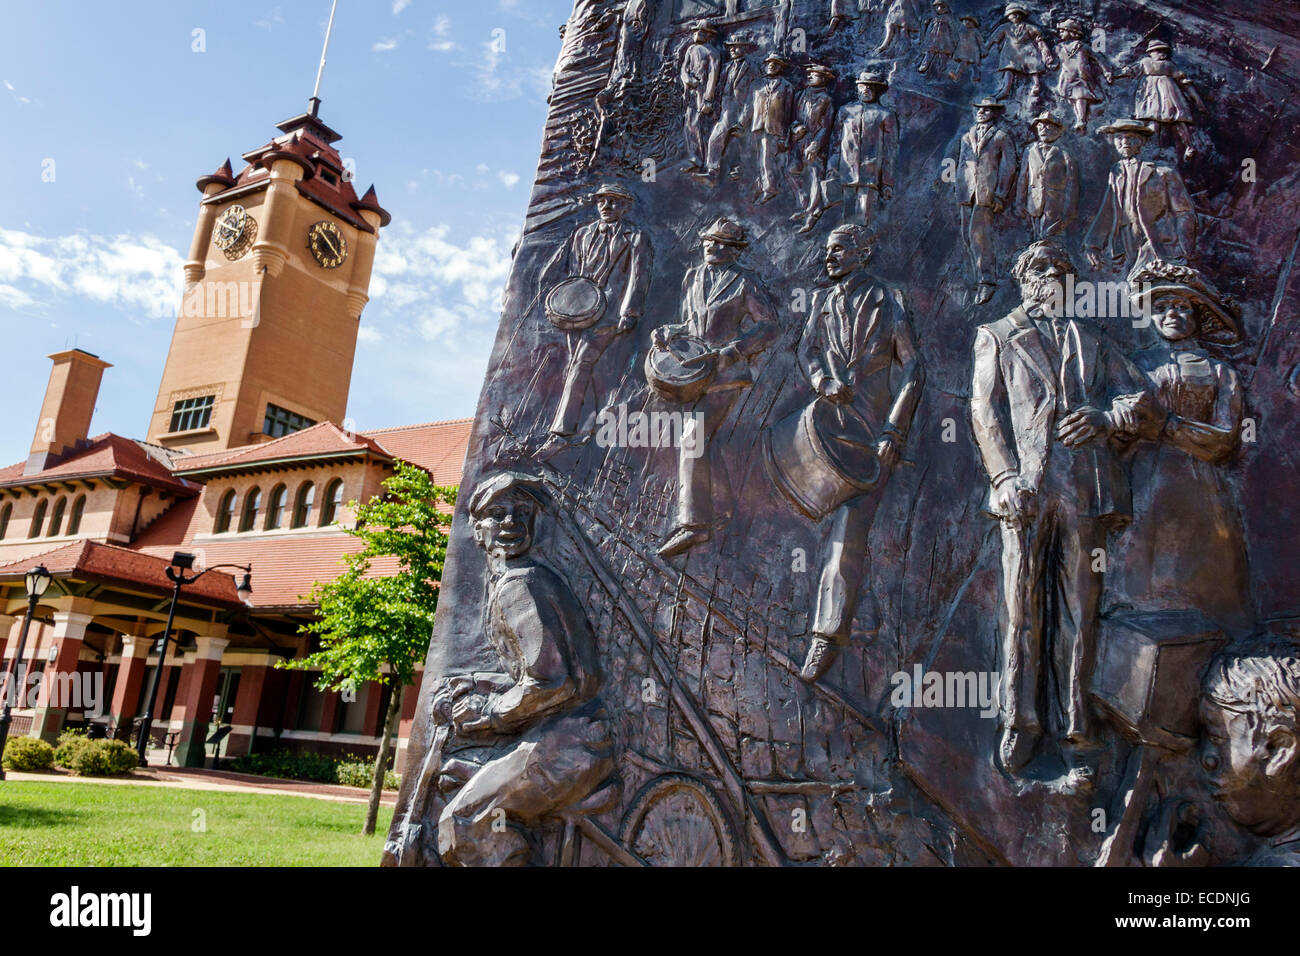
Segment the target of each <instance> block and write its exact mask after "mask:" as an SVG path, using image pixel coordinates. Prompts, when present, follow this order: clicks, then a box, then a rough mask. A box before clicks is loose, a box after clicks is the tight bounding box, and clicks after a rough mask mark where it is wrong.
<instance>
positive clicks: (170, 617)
mask: <svg viewBox="0 0 1300 956" xmlns="http://www.w3.org/2000/svg"><path fill="white" fill-rule="evenodd" d="M193 568H194V555H192V554H186V553H185V552H183V551H177V552H176V553H175V554H173V555H172V564H171V567H169V568H168V569H167V578H168V580H170V581H171V582H172V583H173V584H174V585H175V587H174V588H173V589H172V606H171V610H170V611H168V612H167V629H166V630H165V631H163V634H162V637H160V638H158V640H157V641H155V642H154V647H156V648H157V650H158V666H157V667H156V668H154V672H153V678H152V679H151V680H150V682H149V704H148V706H147V707H146V708H145V712H144V721H143V723H141V724H140V739H139V740H138V741H136V747H135V749H136V753H138V754H139V755H140V766H142V767H146V766H148V760H147V758H146V757H145V752H146V751H147V750H148V748H149V732H150V731H151V730H152V729H153V709H154V706H155V705H156V704H157V703H158V684H159V682H160V681H161V679H162V671H163V663H164V661H165V659H166V657H167V642H168V641H169V640H171V636H172V624H173V623H175V621H176V602H177V601H179V600H180V596H181V588H183V587H184V586H185V585H187V584H193V583H194V582H195V581H197V580H198V579H199V578H201V577H203V575H205V574H207V573H208V572H209V571H220V570H230V571H243V572H244V580H242V581H240V582H239V586H238V587H237V588H235V593H236V594H238V595H239V598H240V600H242V601H243V602H244V603H245V604H247V605H248V606H250V607H251V606H252V602H253V568H252V566H251V565H250V566H249V567H244V566H243V565H239V564H217V565H213V566H212V567H210V568H204V569H203V570H202V571H200V572H199V573H198V574H195V575H191V576H190V577H186V576H185V572H186V571H190V570H193Z"/></svg>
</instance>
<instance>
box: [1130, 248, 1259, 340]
mask: <svg viewBox="0 0 1300 956" xmlns="http://www.w3.org/2000/svg"><path fill="white" fill-rule="evenodd" d="M1128 281H1129V286H1130V288H1132V289H1133V292H1132V293H1131V294H1130V296H1129V300H1130V301H1131V302H1132V303H1133V308H1134V309H1135V310H1137V311H1138V312H1142V313H1145V312H1147V311H1148V310H1150V309H1152V306H1153V304H1154V303H1155V302H1157V301H1158V300H1160V299H1163V298H1169V297H1171V296H1179V297H1181V298H1185V299H1190V300H1191V301H1192V303H1193V304H1194V305H1195V306H1196V307H1197V310H1198V312H1199V319H1200V329H1199V331H1198V332H1197V334H1196V337H1197V338H1199V339H1201V340H1203V341H1210V342H1214V343H1215V344H1218V345H1236V344H1237V343H1238V342H1240V341H1241V338H1242V335H1241V323H1240V322H1239V321H1238V319H1237V307H1236V305H1235V304H1234V303H1233V302H1232V301H1231V300H1230V299H1228V298H1227V297H1225V296H1223V295H1220V294H1219V291H1218V290H1217V289H1215V288H1214V287H1213V286H1212V285H1210V283H1209V281H1208V280H1206V278H1205V277H1204V276H1203V275H1201V273H1200V272H1199V271H1198V270H1196V269H1193V268H1192V267H1191V266H1184V265H1179V264H1177V263H1174V262H1167V261H1165V260H1163V259H1157V260H1156V261H1155V262H1151V263H1148V264H1147V265H1145V266H1142V267H1141V268H1139V269H1138V270H1137V271H1135V272H1134V273H1133V274H1132V275H1131V276H1129V280H1128Z"/></svg>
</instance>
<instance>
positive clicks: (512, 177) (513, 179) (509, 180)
mask: <svg viewBox="0 0 1300 956" xmlns="http://www.w3.org/2000/svg"><path fill="white" fill-rule="evenodd" d="M497 179H499V180H501V185H503V186H505V187H506V189H514V188H515V187H516V186H517V185H519V174H518V173H508V172H506V171H505V170H504V169H498V170H497Z"/></svg>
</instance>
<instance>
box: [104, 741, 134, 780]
mask: <svg viewBox="0 0 1300 956" xmlns="http://www.w3.org/2000/svg"><path fill="white" fill-rule="evenodd" d="M95 745H96V746H97V747H99V749H100V750H102V751H103V752H104V757H105V759H107V761H108V772H109V773H112V774H118V773H130V772H131V771H133V770H134V769H135V768H136V767H138V766H140V756H139V754H137V753H136V752H135V750H133V749H132V747H131V745H130V744H128V743H126V742H125V741H121V740H97V741H95Z"/></svg>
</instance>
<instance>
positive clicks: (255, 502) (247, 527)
mask: <svg viewBox="0 0 1300 956" xmlns="http://www.w3.org/2000/svg"><path fill="white" fill-rule="evenodd" d="M261 510H262V489H261V488H254V489H253V490H252V491H250V492H249V493H248V497H246V498H245V499H244V517H243V518H241V519H240V520H239V530H240V531H252V530H253V529H254V528H256V527H257V516H258V514H259V513H260V512H261Z"/></svg>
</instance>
